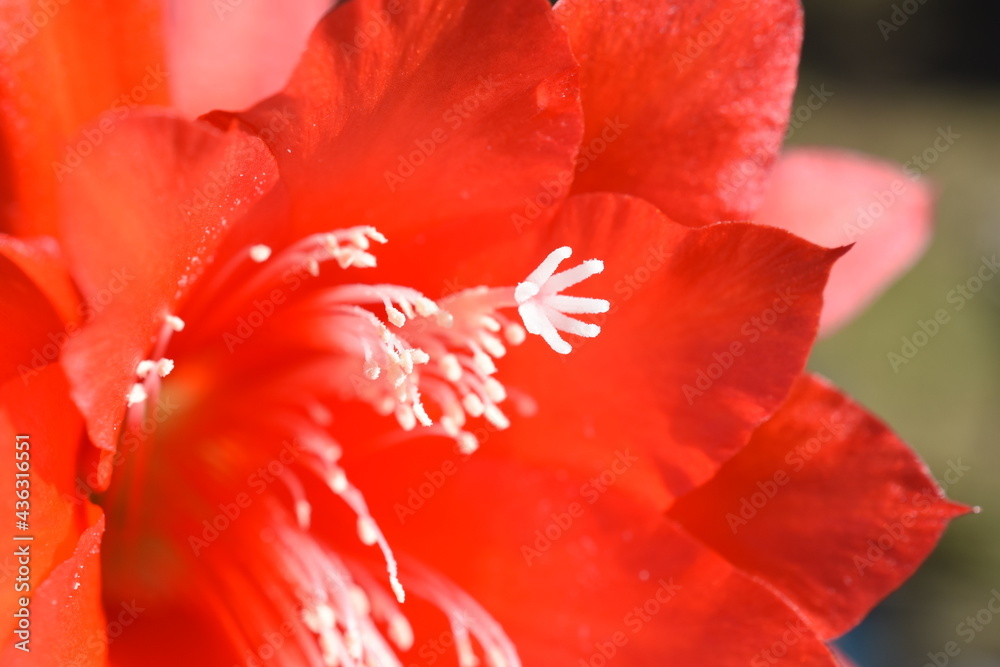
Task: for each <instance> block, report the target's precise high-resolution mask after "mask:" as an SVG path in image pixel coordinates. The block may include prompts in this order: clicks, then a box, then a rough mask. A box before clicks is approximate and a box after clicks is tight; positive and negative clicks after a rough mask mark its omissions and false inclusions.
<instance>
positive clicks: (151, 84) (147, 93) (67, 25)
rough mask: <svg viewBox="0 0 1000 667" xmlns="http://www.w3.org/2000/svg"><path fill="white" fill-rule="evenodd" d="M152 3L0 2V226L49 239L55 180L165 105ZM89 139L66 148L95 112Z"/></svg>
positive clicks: (144, 0)
mask: <svg viewBox="0 0 1000 667" xmlns="http://www.w3.org/2000/svg"><path fill="white" fill-rule="evenodd" d="M159 32H160V22H159V3H158V2H156V1H155V0H101V1H99V2H88V3H76V2H65V1H56V2H34V1H29V0H12V1H10V2H4V3H2V5H0V34H2V35H3V36H4V42H5V45H4V48H5V50H6V51H7V52H6V53H5V54H4V57H3V58H0V90H2V92H0V99H2V101H3V105H2V113H0V132H2V134H3V138H4V151H5V153H6V155H7V160H9V162H7V163H6V164H4V165H3V166H2V167H0V169H2V172H0V179H2V180H3V181H4V182H5V183H6V184H7V185H6V186H5V188H9V190H6V191H5V192H3V193H0V197H2V203H3V205H4V214H3V217H2V218H0V230H3V231H12V232H14V233H17V234H22V235H27V234H53V235H54V234H55V233H56V226H57V224H56V199H57V197H56V187H57V181H59V180H61V179H62V178H64V177H65V175H66V174H67V173H70V172H72V171H73V170H75V169H76V167H77V166H79V164H80V163H81V162H84V161H86V160H88V159H89V158H88V157H87V156H88V155H89V154H90V152H91V151H93V150H94V147H95V146H97V145H99V144H100V143H101V142H102V141H104V140H105V139H106V138H107V137H109V136H111V134H112V133H114V132H115V130H116V128H117V127H119V123H120V122H121V121H122V120H123V119H124V118H125V117H127V116H128V115H129V114H130V113H131V110H132V109H133V108H134V107H135V106H136V105H138V104H164V103H166V101H167V86H166V85H165V76H166V75H165V73H164V72H163V56H162V55H161V53H160V34H159ZM108 109H112V110H113V113H112V114H111V115H110V116H108V117H107V120H106V121H105V123H104V124H103V125H101V126H100V127H94V128H91V129H90V134H88V135H85V136H80V137H75V139H74V141H73V142H72V144H71V145H69V146H67V145H66V142H67V141H68V140H69V139H70V138H71V137H74V135H75V134H76V132H77V131H78V130H79V129H80V128H81V127H82V126H83V124H84V123H87V122H88V121H90V120H91V119H93V118H94V117H95V116H97V115H98V114H100V113H101V112H103V111H106V110H108Z"/></svg>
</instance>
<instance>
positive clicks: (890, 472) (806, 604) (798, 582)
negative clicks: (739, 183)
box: [670, 376, 967, 638]
mask: <svg viewBox="0 0 1000 667" xmlns="http://www.w3.org/2000/svg"><path fill="white" fill-rule="evenodd" d="M965 511H967V508H965V507H962V506H959V505H956V504H954V503H951V502H949V501H948V500H946V499H945V498H944V496H943V493H942V492H941V490H940V489H939V488H938V486H937V484H936V483H935V481H934V479H933V477H931V475H930V473H929V471H928V470H927V468H926V467H925V466H924V464H923V463H922V462H921V461H920V460H919V459H918V458H917V457H916V456H915V455H914V454H913V452H912V451H910V449H909V448H908V447H906V445H905V444H903V443H902V442H901V441H900V440H899V438H898V437H896V435H894V434H893V433H892V432H891V431H890V430H889V429H888V428H887V427H886V426H885V425H884V424H882V423H881V422H879V421H878V420H877V419H876V418H875V417H873V416H872V415H871V414H869V413H868V412H867V411H866V410H864V409H863V408H861V407H860V406H858V405H857V404H855V403H854V402H852V401H851V400H850V399H848V398H847V397H845V396H844V395H843V394H841V393H840V392H839V391H837V390H836V389H834V388H833V387H831V386H829V385H828V384H826V383H825V382H823V381H821V380H819V379H816V378H814V377H810V376H806V377H804V378H803V379H802V380H801V381H800V382H799V383H798V384H797V385H796V387H795V390H794V391H793V392H792V394H791V395H790V396H789V399H788V401H787V403H785V405H783V406H782V407H781V409H780V410H779V411H778V412H777V413H776V414H775V415H774V417H773V418H771V420H770V421H768V422H767V423H766V424H764V425H763V426H761V428H760V429H758V431H757V432H756V433H755V434H754V437H753V439H752V440H751V442H750V444H749V445H748V446H747V447H746V449H744V450H743V451H741V452H740V453H739V454H737V455H736V456H735V457H733V459H732V460H731V461H730V462H729V463H727V464H726V465H725V466H724V467H723V468H722V470H720V471H719V474H718V475H717V476H716V477H715V478H714V479H713V480H712V481H711V482H709V483H708V484H706V485H705V486H703V487H702V488H700V489H698V490H696V491H694V492H693V493H691V494H690V495H689V496H687V497H685V498H682V499H681V500H679V501H678V502H677V504H676V505H675V506H674V508H673V509H672V510H671V512H670V514H671V516H673V517H674V518H676V519H677V520H678V521H680V522H681V523H682V524H683V525H684V526H685V528H687V530H688V531H690V532H691V533H692V534H693V535H695V536H697V537H698V538H700V539H701V540H702V541H704V542H705V543H706V544H708V545H709V546H711V547H713V548H714V549H715V550H716V551H718V552H719V553H720V554H722V555H723V556H724V557H726V558H727V559H728V560H729V561H730V562H732V563H733V564H734V565H737V566H738V567H740V568H742V569H743V570H744V571H746V572H747V573H749V574H750V575H752V576H754V577H759V578H762V579H763V580H765V581H767V582H768V583H770V584H771V585H772V586H774V587H775V588H776V589H777V590H779V591H780V592H781V593H782V595H784V596H785V597H786V598H787V599H789V600H790V601H791V602H792V603H793V604H795V605H796V606H797V607H798V608H799V609H801V610H802V611H803V613H804V614H805V615H807V616H808V617H809V618H810V620H811V622H812V625H813V626H814V627H815V628H817V631H818V632H819V633H820V634H821V635H822V636H823V637H824V638H831V637H835V636H837V635H840V634H842V633H844V632H846V631H847V630H848V629H849V628H851V627H852V626H853V625H854V624H856V623H857V622H858V621H860V620H861V618H862V617H863V616H864V615H865V614H866V613H868V611H869V610H870V609H871V608H872V607H873V606H875V604H876V603H878V602H879V601H880V600H881V599H882V598H883V597H885V596H886V595H887V594H888V593H889V592H891V591H892V590H894V589H895V588H896V587H897V586H899V585H900V584H901V583H902V582H903V581H905V580H906V579H907V578H908V577H909V576H910V575H911V574H913V572H914V570H916V568H917V566H918V565H919V564H920V563H921V562H922V561H923V560H924V558H926V557H927V555H928V554H929V553H930V551H931V550H932V549H933V547H934V545H935V544H936V543H937V541H938V538H940V536H941V533H942V532H943V531H944V529H945V526H946V525H947V524H948V521H949V520H950V519H952V518H954V517H955V516H957V515H959V514H962V513H963V512H965Z"/></svg>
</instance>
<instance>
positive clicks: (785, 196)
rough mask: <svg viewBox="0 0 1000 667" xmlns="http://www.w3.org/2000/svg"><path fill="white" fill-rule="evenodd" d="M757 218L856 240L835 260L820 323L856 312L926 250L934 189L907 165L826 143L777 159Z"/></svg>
mask: <svg viewBox="0 0 1000 667" xmlns="http://www.w3.org/2000/svg"><path fill="white" fill-rule="evenodd" d="M755 219H756V221H757V222H760V223H763V224H768V225H775V226H777V227H781V228H783V229H787V230H788V231H790V232H792V233H793V234H796V235H798V236H801V237H802V238H804V239H808V240H810V241H812V242H813V243H818V244H819V245H822V246H828V247H836V246H840V245H845V244H848V243H854V244H855V246H854V247H853V248H852V249H851V251H850V252H849V253H847V255H846V256H844V258H843V259H842V260H841V261H839V262H837V265H836V266H835V267H834V269H833V272H832V273H831V274H830V284H829V285H828V286H827V289H826V292H825V294H824V299H825V303H824V306H823V317H822V319H821V320H820V328H821V330H822V331H823V332H825V333H830V332H832V331H834V330H835V329H837V327H839V326H841V325H842V324H844V323H845V322H846V321H848V320H849V319H850V318H851V317H852V316H854V315H855V314H857V313H858V312H859V311H860V310H861V309H862V308H864V306H866V305H867V304H868V303H869V302H870V301H871V300H872V299H874V298H875V297H876V296H878V295H879V294H880V293H881V292H882V290H884V289H885V288H886V287H887V286H888V285H889V284H890V283H891V282H892V281H893V280H894V279H895V278H896V277H897V276H899V275H900V274H901V273H903V272H904V271H906V269H908V268H909V267H910V266H911V265H912V264H913V263H914V262H915V261H916V260H917V259H918V258H919V257H920V255H921V254H922V253H923V251H924V249H925V248H926V247H927V244H928V243H929V242H930V235H931V193H930V190H929V188H928V187H927V185H925V184H924V183H922V182H920V181H918V180H916V179H915V178H914V177H913V176H912V175H911V174H908V173H906V172H904V171H903V169H901V168H899V167H896V166H894V165H891V164H887V163H885V162H881V161H878V160H875V159H873V158H869V157H865V156H861V155H857V154H854V153H849V152H847V151H835V150H828V149H815V148H800V149H795V150H791V151H788V152H786V153H785V154H784V155H782V157H781V159H780V160H779V161H778V163H777V165H776V166H775V169H774V172H773V175H772V178H771V184H770V187H769V188H768V191H767V196H766V197H765V198H764V203H763V205H762V206H761V208H760V210H759V211H758V212H757V216H756V218H755Z"/></svg>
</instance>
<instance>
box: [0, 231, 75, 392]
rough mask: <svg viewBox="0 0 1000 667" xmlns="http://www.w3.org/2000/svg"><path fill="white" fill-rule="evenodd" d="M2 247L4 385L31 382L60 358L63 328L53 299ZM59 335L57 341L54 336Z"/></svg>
mask: <svg viewBox="0 0 1000 667" xmlns="http://www.w3.org/2000/svg"><path fill="white" fill-rule="evenodd" d="M8 254H10V253H8V252H4V249H3V248H2V247H0V285H2V286H3V287H2V289H0V312H2V313H3V317H4V325H3V327H2V328H0V382H3V381H6V380H7V379H8V378H11V377H13V376H15V375H17V376H19V377H20V378H21V379H22V381H24V382H25V383H27V382H28V381H29V380H30V379H31V377H33V376H34V374H35V372H36V371H38V370H40V369H42V368H44V367H45V366H46V365H47V364H49V363H51V362H53V361H55V360H56V359H58V358H59V344H60V339H59V338H58V335H59V334H60V333H61V332H62V330H63V326H62V321H61V319H60V317H59V315H58V314H57V313H56V311H55V309H54V308H53V307H52V304H51V303H50V302H49V299H48V298H47V297H46V295H45V294H44V293H43V292H42V291H41V289H40V288H39V287H38V285H36V284H35V281H34V280H33V279H32V278H31V277H29V276H28V275H27V274H26V273H25V272H24V270H22V268H21V267H20V266H19V265H18V264H17V263H15V262H14V261H12V260H11V259H9V258H8ZM51 335H55V336H56V338H55V339H53V338H51V337H50V336H51Z"/></svg>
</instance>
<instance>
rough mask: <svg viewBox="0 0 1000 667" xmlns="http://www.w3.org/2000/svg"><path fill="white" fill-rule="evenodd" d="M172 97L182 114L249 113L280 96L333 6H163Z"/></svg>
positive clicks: (323, 0) (194, 1) (185, 2)
mask: <svg viewBox="0 0 1000 667" xmlns="http://www.w3.org/2000/svg"><path fill="white" fill-rule="evenodd" d="M164 4H165V5H166V8H165V11H164V22H165V23H166V50H167V57H168V60H169V63H170V64H169V66H168V68H167V69H168V71H169V72H170V92H171V97H172V98H173V102H174V105H175V106H176V107H177V108H179V109H180V110H181V111H183V112H185V113H187V114H189V115H191V116H198V115H200V114H203V113H207V112H208V111H211V110H212V109H243V108H246V107H249V106H250V105H252V104H255V103H256V102H258V101H259V100H262V99H264V98H265V97H267V96H268V95H273V94H274V93H276V92H278V91H279V90H281V87H282V86H283V85H284V84H285V81H286V80H287V79H288V76H289V75H290V74H291V73H292V70H293V69H294V67H295V64H296V63H297V62H298V59H299V57H300V56H301V55H302V51H303V50H305V47H306V40H307V39H308V37H309V33H310V32H311V31H312V29H313V28H314V27H315V26H316V22H317V21H318V20H319V19H320V17H321V16H322V15H323V14H324V13H326V12H327V11H328V10H329V9H330V7H331V5H332V4H334V3H332V2H331V0H297V1H296V2H292V3H289V2H282V1H281V0H240V1H239V2H204V1H203V0H182V1H178V0H164Z"/></svg>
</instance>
